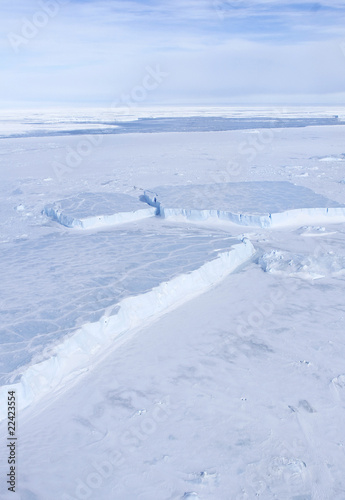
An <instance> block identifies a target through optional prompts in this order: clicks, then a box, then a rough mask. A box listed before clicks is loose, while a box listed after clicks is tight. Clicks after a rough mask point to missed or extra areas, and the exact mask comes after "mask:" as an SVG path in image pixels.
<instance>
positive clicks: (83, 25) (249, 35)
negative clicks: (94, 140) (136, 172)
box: [0, 0, 345, 108]
mask: <svg viewBox="0 0 345 500" xmlns="http://www.w3.org/2000/svg"><path fill="white" fill-rule="evenodd" d="M0 14H1V15H0V32H1V38H0V58H1V66H0V68H1V79H0V106H1V107H2V108H6V107H25V106H28V107H29V106H32V105H35V106H42V107H44V106H87V107H93V106H101V107H106V108H112V107H116V106H122V105H123V106H127V107H128V106H130V107H136V106H149V105H245V104H250V105H251V104H257V105H262V104H265V105H267V104H270V105H276V104H278V105H280V104H291V105H292V104H297V105H303V104H313V105H315V104H321V105H324V104H325V105H326V104H331V105H336V104H339V105H345V2H344V1H343V0H342V1H338V0H334V1H331V0H320V1H319V2H315V1H311V0H304V1H302V2H298V1H295V0H292V1H290V2H288V1H284V0H283V1H278V0H261V1H252V0H131V1H127V0H37V1H36V0H16V1H15V2H14V1H13V0H2V1H1V6H0Z"/></svg>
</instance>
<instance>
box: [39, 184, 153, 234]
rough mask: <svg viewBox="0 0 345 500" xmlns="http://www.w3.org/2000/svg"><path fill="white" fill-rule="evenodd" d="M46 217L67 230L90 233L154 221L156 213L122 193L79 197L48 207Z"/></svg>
mask: <svg viewBox="0 0 345 500" xmlns="http://www.w3.org/2000/svg"><path fill="white" fill-rule="evenodd" d="M44 213H45V214H46V215H47V216H48V217H51V218H52V219H53V220H55V221H57V222H59V223H60V224H62V225H63V226H66V227H71V228H72V227H75V228H80V229H91V228H96V227H101V226H109V225H114V224H119V223H124V222H130V221H134V220H140V219H144V218H145V217H152V216H154V215H155V214H156V210H155V209H154V208H152V207H149V208H145V205H143V203H141V202H140V201H139V199H136V198H134V197H133V196H129V195H126V194H121V193H80V194H78V195H76V196H71V197H70V198H67V199H66V200H61V201H59V202H56V203H53V204H50V205H46V206H45V207H44Z"/></svg>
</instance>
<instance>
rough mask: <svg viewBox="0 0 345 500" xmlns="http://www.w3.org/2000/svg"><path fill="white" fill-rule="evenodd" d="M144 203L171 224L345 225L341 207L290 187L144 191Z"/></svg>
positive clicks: (264, 185)
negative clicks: (189, 221) (342, 223)
mask: <svg viewBox="0 0 345 500" xmlns="http://www.w3.org/2000/svg"><path fill="white" fill-rule="evenodd" d="M144 198H145V200H146V202H147V203H148V204H149V205H150V206H152V207H155V208H156V209H157V213H158V214H159V215H160V216H161V217H163V218H173V219H175V220H176V219H177V220H178V219H183V218H184V219H188V220H194V221H202V220H207V219H219V220H222V221H228V222H232V223H234V224H240V225H243V226H258V227H275V226H277V227H278V226H287V225H296V224H297V225H303V224H311V223H326V222H328V223H330V222H334V223H338V222H344V221H345V205H341V204H339V203H337V202H335V201H333V200H330V199H328V198H325V197H324V196H321V195H318V194H316V193H315V192H314V191H312V190H311V189H308V188H305V187H302V186H296V185H294V184H291V183H290V182H274V181H271V182H265V181H263V182H234V183H223V184H204V185H188V186H159V187H156V188H154V189H153V190H147V191H145V193H144Z"/></svg>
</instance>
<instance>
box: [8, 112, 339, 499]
mask: <svg viewBox="0 0 345 500" xmlns="http://www.w3.org/2000/svg"><path fill="white" fill-rule="evenodd" d="M97 113H98V114H97ZM145 113H146V114H145ZM335 114H337V115H339V117H340V118H341V117H344V116H345V112H344V110H342V109H340V110H335V109H328V110H327V109H324V110H320V109H309V110H303V109H299V110H296V109H295V110H286V116H285V117H284V120H285V125H286V126H283V125H284V123H280V125H279V126H278V125H277V120H278V119H280V118H279V111H278V110H277V111H275V112H274V111H272V110H263V109H260V110H242V111H241V110H232V111H231V110H229V109H227V110H223V112H222V111H221V110H219V109H218V110H194V112H193V111H192V110H182V111H180V113H178V112H177V111H174V112H172V111H171V110H162V111H160V112H159V111H157V110H151V111H150V112H148V111H145V112H141V113H138V114H137V115H135V116H134V117H133V116H132V117H125V116H124V117H123V122H124V123H127V124H129V123H134V121H135V120H136V121H137V124H136V128H135V132H134V131H133V130H129V129H127V130H126V131H122V133H116V131H115V133H113V132H114V131H113V132H111V133H110V132H109V130H107V131H105V130H103V129H102V127H103V126H104V124H106V125H109V127H110V124H111V121H110V119H109V117H108V116H107V115H106V114H105V115H102V114H101V113H100V112H93V114H91V112H90V111H87V112H86V111H85V112H83V113H81V112H80V111H79V112H75V114H73V115H72V113H69V112H67V111H66V112H65V113H64V114H63V118H61V116H60V115H59V116H55V117H53V118H52V115H49V116H48V115H43V114H41V115H40V116H39V117H36V118H35V120H36V123H34V126H33V125H32V124H30V117H28V116H19V115H17V116H14V115H10V114H8V115H7V116H3V117H2V125H1V130H2V131H3V132H2V134H1V135H2V138H1V139H0V143H1V152H0V153H1V154H0V176H1V184H0V214H1V215H0V251H1V261H0V269H1V285H0V287H1V296H0V306H1V307H0V318H1V325H0V329H1V344H0V362H1V365H0V372H1V385H2V388H1V387H0V395H1V398H2V400H3V401H2V402H1V407H2V408H4V407H5V406H4V405H5V404H6V394H7V389H8V385H7V386H6V384H14V385H10V387H15V388H16V390H17V399H18V401H17V403H18V408H19V411H18V419H17V420H18V432H17V436H18V445H17V446H18V448H17V453H18V479H17V485H18V488H17V492H16V493H15V494H13V493H11V492H8V494H7V493H6V490H7V488H6V484H5V482H6V481H5V479H4V478H5V475H6V473H7V468H8V465H7V457H6V456H5V455H6V444H5V439H6V433H7V424H6V421H5V420H3V421H2V422H1V423H0V431H1V436H2V439H1V446H2V450H5V453H3V452H1V457H2V458H1V462H0V471H1V477H2V483H1V485H0V498H4V499H7V498H15V499H20V500H47V499H49V500H60V499H61V500H71V499H72V500H75V499H78V500H79V499H92V500H109V499H114V500H152V499H162V500H178V499H195V500H197V499H200V500H228V499H229V500H232V499H234V500H250V499H254V498H258V497H259V498H263V499H265V500H266V499H267V500H270V499H279V500H285V499H288V500H314V499H317V500H327V499H329V500H343V499H344V498H345V480H344V477H345V455H344V446H345V430H344V425H343V422H344V407H345V361H344V359H345V344H344V326H345V305H344V292H345V229H344V222H343V219H342V217H343V216H342V213H340V212H341V211H342V210H343V207H344V205H345V151H344V130H345V129H344V126H343V125H342V124H340V123H338V122H337V121H336V120H334V115H335ZM72 116H73V119H72ZM193 116H196V117H197V118H202V122H201V121H199V122H198V120H196V121H194V122H192V123H191V122H184V123H185V127H184V128H185V130H183V132H176V131H175V132H167V131H160V132H159V133H158V132H157V133H156V131H153V132H151V133H148V132H149V130H147V129H145V130H142V132H143V133H140V130H141V129H140V127H141V126H142V127H146V124H144V125H142V124H141V121H140V119H144V120H143V121H144V122H145V118H150V119H151V120H152V122H151V125H152V130H156V129H155V127H156V128H158V129H159V127H160V126H162V120H166V121H165V124H166V123H167V121H168V122H169V127H173V129H174V128H178V127H181V124H182V121H181V119H182V118H191V117H192V118H193ZM49 117H50V118H49ZM213 117H215V118H218V119H219V118H224V119H225V118H227V119H229V120H233V119H234V118H238V119H240V120H243V123H242V125H243V128H242V129H241V128H240V127H239V125H238V127H239V128H237V129H231V130H218V131H215V130H214V127H215V120H214V118H213ZM31 118H32V117H31ZM155 118H157V119H158V120H159V121H158V122H155ZM207 119H209V129H210V130H211V131H207ZM288 119H290V120H297V121H295V122H294V123H292V121H290V122H289V123H288ZM310 119H312V120H313V121H312V122H310V121H308V120H310ZM35 120H31V121H35ZM250 120H252V128H251V127H249V126H248V122H250ZM73 121H74V122H75V123H77V125H78V127H79V133H78V131H77V128H78V127H75V128H73V127H71V122H73ZM91 121H92V122H93V123H97V124H98V125H97V126H100V127H101V129H100V130H103V135H93V134H91V133H88V131H90V130H91V128H87V127H86V125H88V123H85V122H91ZM197 122H198V126H202V127H203V131H202V132H201V131H195V127H196V123H197ZM244 122H245V123H246V125H245V126H244ZM9 123H10V124H11V127H8V124H9ZM38 123H39V126H38ZM66 124H67V125H66ZM100 124H101V125H100ZM82 125H83V126H82ZM232 125H233V122H232ZM116 126H119V125H118V124H117V125H116ZM164 126H165V125H164ZM267 126H269V127H271V128H267ZM261 127H263V128H261ZM94 128H95V127H94V126H92V132H94V131H95V130H94ZM61 130H63V134H61V133H60V132H61ZM163 130H164V127H163ZM191 130H192V131H191ZM54 131H55V132H54ZM126 132H131V133H126ZM15 136H16V137H15ZM157 186H158V188H157ZM159 186H161V187H160V188H159ZM145 193H146V195H145ZM147 193H151V194H152V193H153V194H152V197H151V198H150V199H149V200H148V199H147ZM150 196H151V195H150ZM154 197H156V201H154V199H153V198H154ZM145 199H146V201H150V203H151V205H152V204H153V205H155V207H152V206H150V205H149V204H147V203H145ZM162 207H164V209H165V207H167V208H169V209H178V210H177V211H176V210H175V213H172V214H169V216H168V217H163V216H162V215H163V214H161V215H159V213H156V208H159V209H161V208H162ZM332 209H334V210H339V211H340V212H338V213H336V214H334V213H332ZM142 210H143V211H144V212H141V211H142ZM181 210H182V211H184V212H183V213H181ZM193 210H201V211H203V216H200V217H199V216H195V214H194V216H192V217H188V215H190V211H193ZM295 210H299V213H298V216H295V215H296V212H294V211H295ZM320 210H322V213H321V212H320ZM178 211H180V212H179V213H178ZM207 211H213V213H212V214H211V215H215V214H216V213H218V212H219V211H221V212H222V211H223V212H231V213H235V214H237V215H242V216H244V215H248V214H249V215H250V216H253V215H255V216H259V217H268V216H269V215H272V214H276V213H278V214H279V213H280V214H281V213H285V212H289V216H288V217H287V218H286V219H285V220H284V223H283V224H282V223H281V220H280V223H277V224H273V225H272V227H270V225H268V224H258V223H256V222H257V220H253V219H249V220H247V222H246V223H245V224H244V225H243V224H241V222H240V221H239V220H237V221H234V220H232V221H231V220H224V217H223V218H222V217H218V216H211V217H210V216H209V215H210V214H207V213H206V212H207ZM325 211H326V212H325ZM138 212H140V214H139V215H138ZM158 212H159V210H158ZM325 213H326V214H327V215H325ZM116 214H117V215H116ZM119 214H122V215H121V216H118V215H119ZM133 214H134V215H133ZM114 215H116V217H114ZM141 215H142V217H141ZM170 215H171V217H170ZM181 215H182V217H181ZM186 215H187V217H186ZM206 215H207V216H206ZM218 215H219V214H218ZM112 217H113V218H112ZM109 218H110V219H109ZM85 221H86V222H85ZM235 222H237V223H235ZM278 222H279V221H278ZM4 416H5V411H2V412H1V417H2V418H3V417H4Z"/></svg>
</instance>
